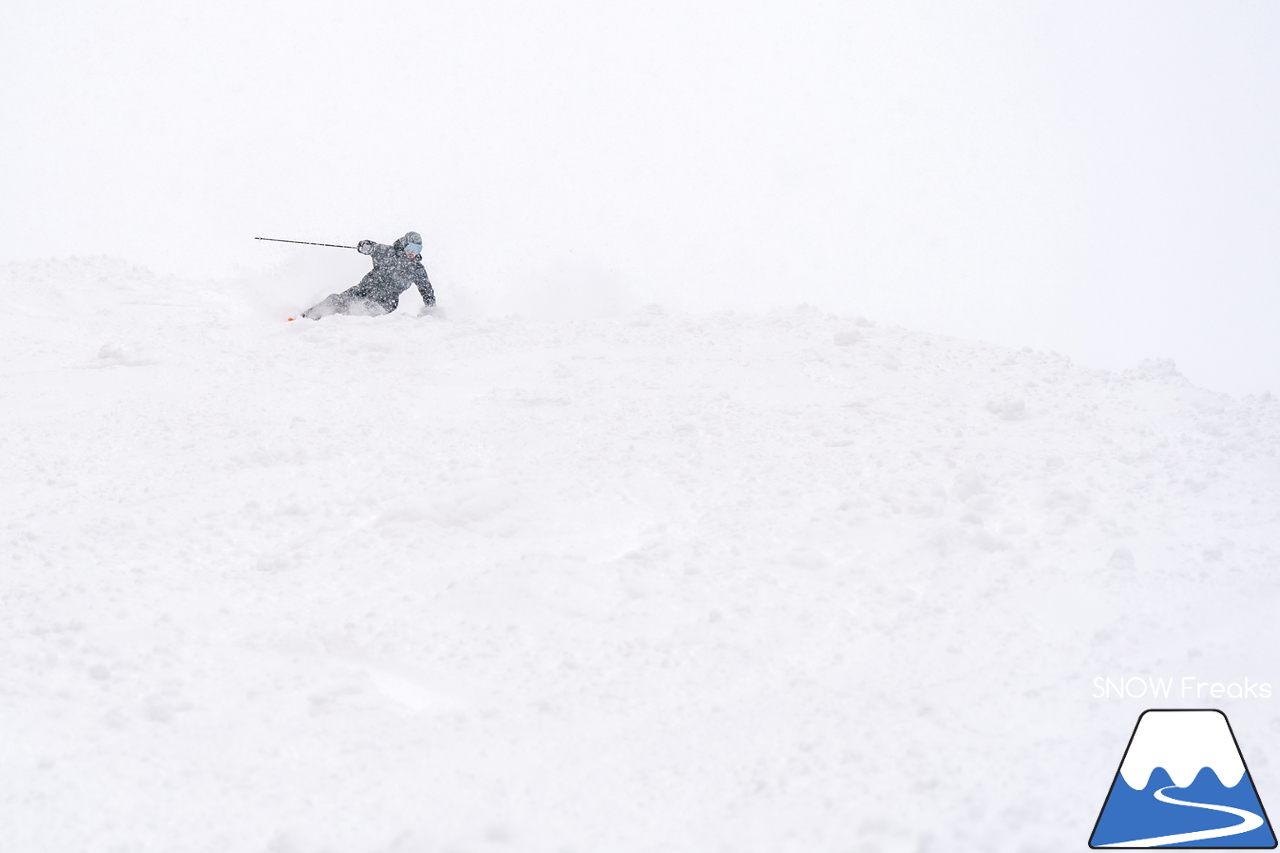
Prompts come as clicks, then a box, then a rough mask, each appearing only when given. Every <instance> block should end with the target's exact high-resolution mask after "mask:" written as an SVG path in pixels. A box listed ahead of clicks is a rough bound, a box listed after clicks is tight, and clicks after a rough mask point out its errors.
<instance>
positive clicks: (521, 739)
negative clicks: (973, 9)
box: [0, 258, 1280, 853]
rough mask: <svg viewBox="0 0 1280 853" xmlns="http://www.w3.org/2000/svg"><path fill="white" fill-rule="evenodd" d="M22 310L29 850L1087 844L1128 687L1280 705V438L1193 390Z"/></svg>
mask: <svg viewBox="0 0 1280 853" xmlns="http://www.w3.org/2000/svg"><path fill="white" fill-rule="evenodd" d="M442 291H443V289H442ZM0 293H2V294H3V299H4V303H5V306H6V309H7V310H6V312H5V313H4V314H3V315H2V316H0V347H2V348H3V349H2V354H3V360H2V361H0V437H2V442H0V470H2V471H3V472H4V474H3V480H2V481H0V561H2V562H0V767H3V768H5V770H4V772H3V773H0V827H3V830H4V835H5V837H6V838H7V842H6V844H5V845H4V849H5V850H15V851H37V850H39V851H57V850H67V851H71V850H75V851H108V850H110V851H116V850H130V851H132V850H139V851H142V850H146V851H152V850H154V851H166V853H173V851H187V850H191V851H255V853H256V851H272V853H317V851H322V850H327V851H335V852H336V851H343V853H345V851H353V853H355V852H356V851H361V852H362V851H370V852H371V853H372V852H373V851H380V852H381V853H392V851H394V853H409V851H415V852H416V851H445V850H449V851H496V850H504V851H506V850H510V851H517V850H518V851H584V853H594V851H623V853H627V851H699V852H700V853H704V852H705V851H827V850H831V851H837V850H838V851H846V850H866V851H873V850H904V851H923V850H1010V851H1014V850H1017V851H1024V850H1026V851H1029V850H1053V849H1057V850H1060V849H1066V848H1064V845H1071V846H1072V847H1081V848H1082V847H1083V846H1084V844H1085V843H1086V840H1087V838H1088V834H1089V832H1090V828H1091V827H1092V825H1093V821H1094V819H1095V817H1096V816H1097V810H1098V808H1099V807H1100V805H1101V803H1102V800H1103V799H1104V798H1105V796H1106V792H1107V789H1108V785H1109V784H1110V781H1111V778H1112V777H1113V775H1114V773H1115V768H1116V766H1117V764H1118V762H1119V759H1120V756H1121V753H1122V752H1123V748H1124V743H1125V740H1126V739H1127V737H1128V733H1129V732H1130V731H1131V730H1132V725H1133V721H1134V719H1136V716H1137V713H1138V712H1139V711H1140V710H1141V709H1142V708H1143V707H1146V706H1145V705H1144V704H1142V703H1134V702H1130V703H1118V702H1110V703H1108V702H1105V701H1100V700H1097V699H1093V698H1092V697H1091V694H1092V692H1093V683H1092V680H1093V678H1095V677H1097V676H1105V675H1116V674H1122V675H1123V674H1135V675H1136V674H1143V673H1155V674H1157V675H1161V674H1174V675H1181V674H1188V675H1197V676H1199V677H1202V678H1213V679H1215V680H1227V679H1231V678H1242V677H1244V676H1246V675H1248V676H1252V677H1254V678H1255V679H1258V678H1261V679H1263V680H1268V679H1269V680H1271V681H1272V682H1273V683H1277V684H1280V678H1277V677H1276V676H1275V674H1274V668H1273V660H1274V658H1273V656H1272V653H1271V651H1270V648H1269V646H1270V645H1271V644H1272V642H1273V641H1274V639H1275V629H1274V627H1273V619H1272V614H1273V612H1274V606H1275V603H1276V597H1277V596H1276V587H1275V583H1274V579H1273V575H1274V571H1275V565H1276V557H1277V552H1278V550H1280V535H1278V534H1280V464H1278V462H1277V459H1276V456H1275V449H1276V446H1277V439H1278V438H1280V405H1277V404H1276V403H1275V402H1274V401H1272V400H1270V399H1256V398H1246V399H1244V400H1235V399H1231V398H1229V397H1227V396H1225V395H1221V394H1216V393H1213V392H1211V391H1207V390H1203V389H1200V388H1196V387H1193V386H1191V385H1190V384H1189V383H1188V382H1186V381H1185V380H1184V379H1183V378H1182V377H1180V376H1179V375H1178V374H1177V372H1176V371H1175V370H1174V368H1173V365H1172V364H1171V363H1169V362H1159V361H1153V362H1147V363H1144V364H1143V365H1142V366H1140V367H1137V368H1135V369H1133V370H1130V371H1128V372H1125V373H1120V374H1117V373H1108V372H1102V371H1095V370H1087V369H1082V368H1079V367H1075V366H1073V365H1072V364H1071V362H1070V361H1069V360H1068V359H1067V358H1065V357H1062V356H1058V355H1054V354H1046V353H1043V352H1034V351H1030V350H1023V351H1015V350H1009V349H1004V348H999V347H994V346H988V345H984V344H979V343H973V342H968V341H961V340H954V339H950V338H944V337H937V336H929V335H921V334H915V333H912V332H909V331H905V330H901V329H889V328H880V327H877V326H875V325H874V324H871V323H867V322H866V321H862V320H856V319H850V318H841V317H835V316H830V315H826V314H824V313H822V312H820V311H818V310H815V309H812V308H808V307H801V308H796V309H793V310H785V311H777V312H774V313H770V314H765V315H744V314H737V313H725V314H718V315H701V316H694V315H684V314H676V313H668V312H666V311H664V310H662V309H660V308H657V307H652V308H649V309H646V310H643V311H640V312H637V313H633V314H628V315H623V316H615V317H606V318H596V319H543V320H529V319H521V318H519V317H516V316H511V317H506V318H494V317H484V316H456V315H455V316H452V317H450V318H449V319H439V318H424V319H415V318H414V317H413V316H412V315H411V313H407V312H402V313H399V314H394V315H390V316H387V317H383V318H376V319H372V318H357V317H351V318H345V317H339V318H333V319H330V320H326V321H324V322H322V323H308V322H297V323H284V322H281V318H280V316H279V315H278V314H277V313H275V312H273V311H272V310H267V309H266V308H263V307H260V305H259V303H258V302H256V301H255V300H253V299H250V298H247V297H246V294H245V293H244V292H243V291H242V290H240V289H239V288H238V286H236V285H231V284H225V283H224V284H217V283H204V284H200V283H192V282H180V281H176V280H173V279H163V278H158V277H156V276H154V275H151V274H150V273H148V272H146V271H145V270H141V269H137V268H133V267H130V266H129V265H128V264H126V263H124V262H119V261H112V260H108V259H102V258H90V259H68V260H59V261H50V262H48V263H45V264H37V265H25V266H9V267H6V268H3V269H0ZM310 295H314V296H317V297H318V296H323V295H324V294H323V293H318V294H310ZM440 295H441V298H442V299H443V300H445V302H446V304H448V300H449V298H450V295H449V293H448V292H447V291H445V292H441V294H440ZM1173 704H1177V703H1173ZM1201 704H1203V703H1201ZM1214 704H1215V705H1217V706H1219V707H1223V708H1224V709H1226V710H1227V711H1228V713H1229V714H1230V715H1231V718H1232V722H1233V725H1234V726H1235V729H1236V732H1237V736H1238V737H1239V738H1240V741H1241V746H1242V748H1243V749H1244V750H1245V756H1246V760H1247V761H1248V762H1249V764H1250V767H1251V769H1252V770H1253V773H1254V778H1255V781H1256V782H1257V784H1258V789H1259V792H1260V794H1261V795H1262V798H1263V801H1264V803H1265V802H1266V801H1267V798H1268V794H1269V792H1274V791H1280V778H1277V773H1276V771H1275V769H1274V768H1273V767H1271V766H1270V765H1269V763H1268V759H1269V757H1270V755H1271V754H1273V752H1274V750H1272V749H1270V747H1269V745H1268V743H1267V740H1266V737H1265V736H1268V735H1269V736H1271V737H1274V732H1275V730H1276V729H1277V728H1280V715H1278V714H1277V711H1276V710H1274V707H1275V706H1274V702H1273V701H1272V702H1268V701H1260V700H1252V701H1237V702H1234V703H1233V702H1231V701H1228V700H1220V701H1217V702H1215V703H1214ZM1275 796H1276V795H1275V794H1271V797H1272V798H1273V799H1274V797H1275Z"/></svg>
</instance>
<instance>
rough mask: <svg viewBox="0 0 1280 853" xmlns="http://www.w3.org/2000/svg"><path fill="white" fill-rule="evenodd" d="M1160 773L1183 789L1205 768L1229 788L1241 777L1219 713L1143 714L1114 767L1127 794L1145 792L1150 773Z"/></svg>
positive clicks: (1233, 746)
mask: <svg viewBox="0 0 1280 853" xmlns="http://www.w3.org/2000/svg"><path fill="white" fill-rule="evenodd" d="M1157 767H1163V768H1164V769H1165V770H1166V771H1168V773H1169V778H1170V779H1172V780H1173V784H1175V785H1177V786H1178V787H1179V788H1185V787H1187V786H1188V785H1190V784H1191V783H1192V782H1194V781H1195V780H1196V774H1197V773H1199V772H1200V771H1201V770H1203V769H1204V768H1206V767H1208V768H1209V769H1211V770H1212V771H1213V772H1214V773H1215V774H1217V777H1218V781H1219V782H1221V783H1222V784H1224V785H1226V786H1227V787H1228V788H1234V787H1235V786H1236V785H1238V784H1239V783H1240V780H1241V779H1242V778H1243V777H1244V760H1243V759H1241V757H1240V750H1239V749H1238V748H1237V747H1236V742H1235V739H1234V738H1233V737H1232V736H1231V729H1230V727H1229V726H1228V725H1227V718H1226V717H1224V716H1223V715H1222V713H1221V712H1220V711H1148V712H1147V713H1145V714H1143V715H1142V720H1141V721H1140V722H1139V723H1138V728H1137V729H1136V730H1135V731H1134V733H1133V742H1132V743H1131V744H1129V750H1128V752H1127V753H1125V757H1124V763H1122V764H1121V765H1120V775H1122V776H1123V777H1124V781H1125V782H1126V783H1127V784H1128V785H1129V787H1130V788H1135V789H1137V790H1139V791H1141V790H1143V789H1144V788H1146V787H1147V782H1148V781H1150V779H1151V773H1152V771H1154V770H1155V769H1156V768H1157Z"/></svg>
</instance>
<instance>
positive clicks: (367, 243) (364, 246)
mask: <svg viewBox="0 0 1280 853" xmlns="http://www.w3.org/2000/svg"><path fill="white" fill-rule="evenodd" d="M376 245H378V244H377V243H375V242H373V241H372V240H361V241H360V242H359V243H356V251H357V252H359V253H360V254H362V255H372V254H373V247H374V246H376Z"/></svg>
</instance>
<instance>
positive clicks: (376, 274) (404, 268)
mask: <svg viewBox="0 0 1280 853" xmlns="http://www.w3.org/2000/svg"><path fill="white" fill-rule="evenodd" d="M356 251H357V252H359V253H360V254H362V255H370V256H372V257H373V269H372V270H371V271H370V272H369V273H368V274H367V275H366V276H365V277H364V278H362V279H360V283H359V284H357V285H356V286H355V287H353V288H351V289H349V290H344V291H343V292H342V293H333V294H330V295H329V297H328V298H326V299H325V300H324V301H323V302H321V303H320V304H319V305H315V306H313V307H311V308H308V309H307V310H306V311H303V312H302V316H303V317H306V318H308V319H311V320H319V319H320V318H321V317H328V316H329V315H330V314H364V315H367V316H371V317H374V316H377V315H379V314H390V313H391V312H392V311H394V310H396V306H398V305H399V304H400V294H402V293H404V292H405V291H406V290H408V289H409V288H410V287H411V286H413V285H417V287H418V293H420V294H422V306H423V308H422V310H423V313H426V312H427V311H429V310H430V309H431V308H433V307H434V306H435V304H436V295H435V292H434V291H432V289H431V280H430V279H429V278H427V271H426V269H424V268H423V266H422V237H421V236H420V235H419V234H418V232H416V231H410V232H409V233H408V234H405V235H404V236H403V237H401V238H400V239H399V240H396V241H395V242H394V243H392V244H391V245H390V246H384V245H382V244H381V243H375V242H373V241H372V240H361V241H360V242H359V243H357V244H356Z"/></svg>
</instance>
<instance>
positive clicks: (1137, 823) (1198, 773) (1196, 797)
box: [1089, 710, 1276, 850]
mask: <svg viewBox="0 0 1280 853" xmlns="http://www.w3.org/2000/svg"><path fill="white" fill-rule="evenodd" d="M1089 846H1090V847H1092V848H1095V849H1097V848H1102V847H1128V848H1154V847H1212V848H1214V849H1217V850H1223V849H1233V850H1243V849H1273V848H1275V846H1276V836H1275V833H1274V832H1272V831H1271V822H1270V821H1268V820H1267V813H1266V811H1265V810H1264V809H1263V808H1262V801H1261V800H1260V799H1258V792H1257V790H1256V789H1255V788H1254V787H1253V777H1251V776H1250V775H1249V768H1248V767H1246V766H1245V763H1244V756H1243V755H1241V754H1240V745H1239V744H1237V743H1236V736H1235V734H1234V733H1233V732H1232V731H1231V724H1230V723H1228V722H1227V715H1226V714H1224V713H1222V712H1221V711H1198V710H1195V711H1192V710H1178V711H1157V710H1152V711H1143V712H1142V716H1140V717H1138V724H1137V725H1136V726H1135V727H1134V729H1133V736H1132V737H1130V738H1129V746H1128V747H1127V748H1126V749H1125V751H1124V758H1122V759H1121V760H1120V769H1119V770H1118V771H1116V778H1115V779H1114V780H1113V781H1112V782H1111V791H1110V792H1108V794H1107V800H1106V802H1105V803H1103V805H1102V812H1101V814H1099V815H1098V822H1097V823H1096V824H1094V827H1093V835H1092V836H1091V837H1090V838H1089Z"/></svg>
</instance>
